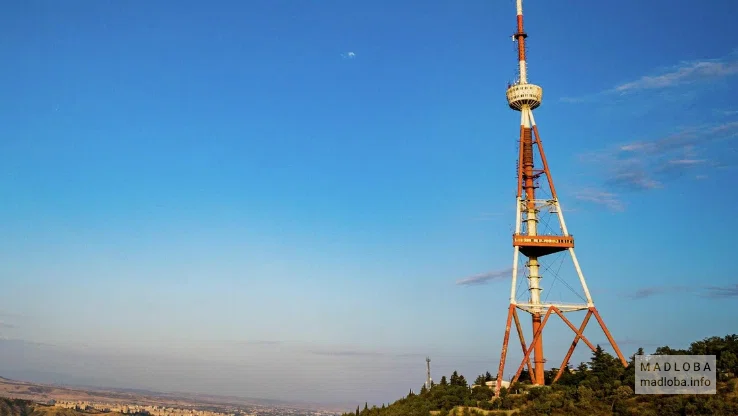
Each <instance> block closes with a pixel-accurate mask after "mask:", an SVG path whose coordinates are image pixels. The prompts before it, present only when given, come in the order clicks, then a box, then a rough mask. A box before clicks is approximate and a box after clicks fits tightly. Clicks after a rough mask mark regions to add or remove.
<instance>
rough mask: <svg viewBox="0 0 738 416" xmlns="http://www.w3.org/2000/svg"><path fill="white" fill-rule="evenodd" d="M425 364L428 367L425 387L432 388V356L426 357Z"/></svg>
mask: <svg viewBox="0 0 738 416" xmlns="http://www.w3.org/2000/svg"><path fill="white" fill-rule="evenodd" d="M425 366H426V369H427V373H426V377H425V388H427V389H430V388H431V381H433V380H431V376H430V357H425Z"/></svg>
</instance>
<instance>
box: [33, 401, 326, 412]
mask: <svg viewBox="0 0 738 416" xmlns="http://www.w3.org/2000/svg"><path fill="white" fill-rule="evenodd" d="M46 404H48V405H53V406H58V407H63V408H67V409H75V410H80V411H90V410H96V411H99V412H103V413H107V412H116V413H123V414H130V415H150V416H262V415H272V416H276V415H280V416H281V415H292V416H336V415H338V414H339V413H331V412H324V411H311V410H305V409H289V408H284V407H270V406H258V407H256V406H254V407H250V408H246V406H243V407H241V406H227V407H224V408H223V409H219V410H206V409H202V408H198V407H196V406H190V407H187V408H177V407H169V406H157V405H138V404H122V403H106V402H93V401H56V400H50V401H49V402H48V403H46Z"/></svg>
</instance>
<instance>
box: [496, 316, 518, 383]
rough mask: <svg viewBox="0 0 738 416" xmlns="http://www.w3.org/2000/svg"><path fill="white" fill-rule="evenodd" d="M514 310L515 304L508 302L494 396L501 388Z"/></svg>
mask: <svg viewBox="0 0 738 416" xmlns="http://www.w3.org/2000/svg"><path fill="white" fill-rule="evenodd" d="M514 312H515V305H513V304H510V307H509V308H508V309H507V324H506V325H505V338H503V340H502V353H501V354H500V367H499V369H498V370H497V385H496V386H495V396H499V395H500V388H502V376H503V374H504V372H505V360H506V359H507V343H508V341H509V340H510V325H511V324H512V317H513V313H514Z"/></svg>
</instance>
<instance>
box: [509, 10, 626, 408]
mask: <svg viewBox="0 0 738 416" xmlns="http://www.w3.org/2000/svg"><path fill="white" fill-rule="evenodd" d="M516 3H517V4H516V6H517V31H516V33H515V34H514V35H513V41H516V42H517V50H518V71H519V73H518V79H517V80H516V82H514V83H513V84H512V85H508V89H507V94H506V95H507V102H508V105H509V107H510V108H511V109H513V110H515V111H518V112H520V143H519V151H518V163H517V197H516V210H515V233H514V234H513V236H512V237H513V238H512V243H513V244H512V245H513V270H512V287H511V290H510V306H509V308H508V314H507V325H506V327H505V337H504V340H503V344H502V354H501V356H500V367H499V372H498V374H497V385H496V387H495V394H496V395H499V392H500V388H501V385H502V377H503V371H504V369H505V360H506V358H507V348H508V341H509V338H510V326H511V324H512V321H513V320H514V321H515V327H516V329H517V332H518V337H519V338H520V344H521V347H522V350H523V359H522V362H521V363H520V366H519V367H518V369H517V372H516V373H515V376H514V377H513V379H512V381H511V382H512V383H514V382H516V381H517V380H518V378H519V377H520V374H521V372H522V371H523V369H524V368H525V367H526V366H527V368H528V374H529V375H530V378H531V381H532V382H533V384H535V385H543V384H544V364H545V363H546V359H545V358H544V354H543V336H542V332H543V328H544V327H545V326H546V322H547V321H548V318H549V316H550V315H551V313H554V314H556V315H558V316H559V317H560V318H561V319H562V320H563V321H564V323H566V325H567V326H568V327H569V328H571V329H572V330H573V331H574V333H575V334H576V335H575V337H574V342H572V344H571V347H570V348H569V352H568V353H567V354H566V357H565V358H564V361H563V362H562V364H561V366H560V367H559V371H558V374H557V375H556V377H555V378H554V380H553V381H554V382H555V381H556V380H558V379H559V377H561V374H562V373H563V370H564V368H565V367H566V366H567V364H568V363H569V359H570V358H571V355H572V353H573V352H574V348H575V347H576V345H577V343H578V342H579V340H582V341H583V342H584V343H585V344H587V346H588V347H589V348H591V349H592V350H593V351H594V349H595V347H594V346H593V345H592V344H591V343H590V342H589V340H588V339H587V338H586V337H585V336H584V335H583V332H584V329H585V328H586V326H587V323H588V322H589V319H590V317H592V316H594V317H595V319H596V320H597V322H598V323H599V325H600V327H601V328H602V331H603V332H604V333H605V336H606V337H607V340H608V341H609V342H610V345H612V347H613V349H614V350H615V353H616V354H617V356H618V358H619V359H620V361H621V362H622V364H623V365H624V366H625V365H627V362H626V361H625V359H624V358H623V355H622V353H621V352H620V349H619V348H618V346H617V344H616V343H615V340H614V339H613V338H612V335H610V331H608V329H607V327H606V326H605V323H604V321H603V320H602V318H601V317H600V314H599V313H598V312H597V309H596V308H595V306H594V302H593V301H592V296H591V294H590V293H589V289H588V288H587V283H586V281H585V280H584V275H583V274H582V269H581V268H580V266H579V262H578V260H577V256H576V254H575V253H574V237H573V236H572V235H571V234H569V231H568V230H567V228H566V223H565V222H564V213H563V211H562V210H561V205H560V204H559V199H558V196H557V194H556V188H555V187H554V182H553V178H552V177H551V171H550V169H549V165H548V162H547V161H546V154H545V153H544V151H543V143H542V142H541V136H540V135H539V133H538V127H537V126H536V122H535V119H534V118H533V110H534V109H536V108H538V107H539V106H540V105H541V99H542V97H543V89H542V88H541V87H540V86H538V85H535V84H530V83H529V82H528V68H527V66H526V56H525V53H526V47H525V40H526V38H527V37H528V34H527V33H525V30H524V29H523V1H522V0H516ZM537 161H539V163H540V164H539V165H537V164H536V162H537ZM542 180H544V181H545V182H547V186H541V184H540V182H541V181H542ZM543 194H546V195H543ZM546 212H547V213H548V214H551V216H550V217H548V219H551V217H554V215H553V214H555V218H556V220H555V221H554V223H558V227H554V228H558V229H556V230H553V229H549V228H548V225H547V224H548V223H546V229H542V228H544V227H543V226H542V225H544V224H542V223H541V221H542V216H541V214H544V215H545V213H546ZM563 252H568V254H569V256H567V257H571V260H572V263H573V266H574V269H575V270H576V275H577V276H578V278H579V284H580V285H581V289H582V291H583V293H584V297H582V296H581V295H580V296H579V297H580V298H581V300H582V301H583V302H582V303H559V302H548V301H547V298H546V299H543V300H541V292H542V290H543V289H542V287H541V279H542V275H541V274H542V271H546V272H548V271H549V270H550V269H549V268H546V267H545V266H544V265H542V263H541V261H542V260H541V259H542V258H543V257H545V256H549V255H551V254H554V253H562V254H564V253H563ZM520 254H522V255H523V256H524V257H525V258H527V261H526V262H525V263H524V264H522V265H523V267H524V268H525V269H527V279H528V297H527V300H524V301H520V300H518V295H517V283H518V282H517V279H518V270H519V264H518V263H519V261H520V260H521V259H520ZM551 273H552V274H554V276H553V277H554V278H555V279H556V278H558V276H556V275H555V273H556V272H555V271H553V270H551ZM567 286H569V285H568V284H567ZM569 288H570V289H572V291H574V290H573V288H571V286H569ZM518 309H519V310H521V311H524V312H527V313H529V314H531V317H532V322H533V325H532V326H533V339H532V341H531V343H530V345H529V346H526V343H525V337H524V336H523V331H522V328H521V325H520V319H519V318H518V313H517V310H518ZM585 310H586V311H587V314H586V316H585V317H584V321H583V322H582V324H581V326H580V327H579V328H578V329H577V328H576V327H575V326H574V325H573V324H572V323H571V322H570V321H569V320H568V319H567V318H566V317H565V316H564V313H566V312H574V311H585ZM531 352H532V353H533V356H532V358H533V362H532V363H531V360H530V359H531Z"/></svg>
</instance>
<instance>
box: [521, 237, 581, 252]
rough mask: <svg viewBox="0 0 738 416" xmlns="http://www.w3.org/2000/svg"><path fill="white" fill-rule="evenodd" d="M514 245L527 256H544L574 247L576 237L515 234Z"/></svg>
mask: <svg viewBox="0 0 738 416" xmlns="http://www.w3.org/2000/svg"><path fill="white" fill-rule="evenodd" d="M513 247H520V252H521V253H522V254H523V255H524V256H525V257H543V256H546V255H549V254H554V253H558V252H560V251H564V250H568V249H570V248H573V247H574V237H573V236H571V235H569V236H564V235H523V234H513Z"/></svg>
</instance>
